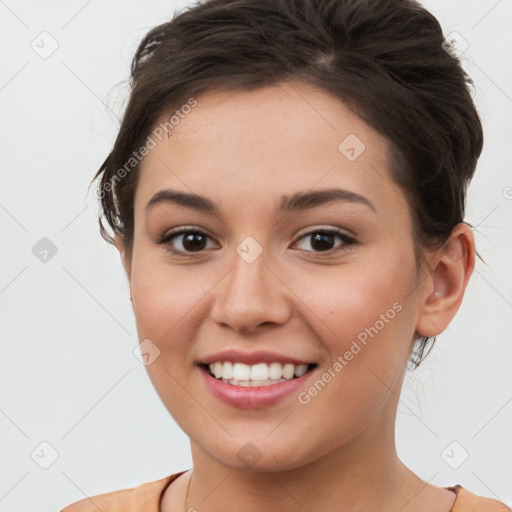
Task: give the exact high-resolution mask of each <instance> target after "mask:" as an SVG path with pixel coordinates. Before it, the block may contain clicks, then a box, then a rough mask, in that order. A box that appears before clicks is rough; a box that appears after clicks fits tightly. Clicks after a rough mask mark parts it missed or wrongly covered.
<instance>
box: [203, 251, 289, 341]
mask: <svg viewBox="0 0 512 512" xmlns="http://www.w3.org/2000/svg"><path fill="white" fill-rule="evenodd" d="M232 261H233V263H232V267H231V270H230V271H229V272H228V273H227V276H226V277H225V279H223V280H222V282H221V283H219V286H218V287H216V289H217V291H216V294H215V300H214V304H213V306H212V312H211V315H212V318H213V320H214V321H215V322H217V323H218V324H220V325H223V326H229V327H231V328H232V329H234V330H235V331H237V332H244V333H251V332H253V331H255V330H257V329H258V328H260V329H261V328H264V327H265V326H267V327H270V326H271V325H274V327H275V326H276V325H281V324H284V323H286V321H287V320H288V319H289V317H290V314H291V304H292V300H291V299H292V297H293V293H292V292H291V291H290V288H288V287H287V286H286V284H285V282H284V280H283V279H282V277H280V276H279V275H278V274H279V271H278V270H277V269H273V268H272V264H271V263H270V262H269V261H268V258H267V257H266V255H265V251H263V252H262V253H261V254H260V255H259V256H258V257H257V258H256V259H255V260H254V261H252V262H250V259H244V257H242V256H240V255H239V254H238V253H237V252H235V254H234V255H233V259H232ZM269 263H270V265H269Z"/></svg>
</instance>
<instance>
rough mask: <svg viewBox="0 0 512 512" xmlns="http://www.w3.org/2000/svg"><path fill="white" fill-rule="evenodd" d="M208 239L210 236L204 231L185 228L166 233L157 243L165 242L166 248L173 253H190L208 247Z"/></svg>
mask: <svg viewBox="0 0 512 512" xmlns="http://www.w3.org/2000/svg"><path fill="white" fill-rule="evenodd" d="M208 239H210V237H209V236H208V235H207V234H206V233H203V232H202V231H198V230H193V229H190V228H184V229H179V230H176V231H171V232H169V233H166V234H165V235H164V236H163V237H161V238H160V239H159V240H158V242H157V243H158V244H165V246H166V249H167V250H169V251H171V252H172V253H176V254H189V253H198V252H201V251H203V250H204V249H206V248H207V242H208ZM176 246H178V247H177V248H176Z"/></svg>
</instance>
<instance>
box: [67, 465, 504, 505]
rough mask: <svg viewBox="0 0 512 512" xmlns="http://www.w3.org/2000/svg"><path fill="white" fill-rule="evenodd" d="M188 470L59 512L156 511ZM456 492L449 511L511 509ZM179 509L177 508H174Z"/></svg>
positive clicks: (452, 489)
mask: <svg viewBox="0 0 512 512" xmlns="http://www.w3.org/2000/svg"><path fill="white" fill-rule="evenodd" d="M187 471H189V470H186V471H181V472H180V473H174V474H172V475H169V476H166V477H165V478H162V479H160V480H156V481H155V482H148V483H145V484H141V485H138V486H137V487H133V488H132V489H122V490H120V491H113V492H108V493H105V494H98V495H96V496H92V497H90V498H85V499H83V500H80V501H77V502H76V503H73V504H71V505H69V506H68V507H66V508H64V509H62V510H61V511H60V512H98V511H101V512H160V502H161V501H162V496H163V494H164V491H165V489H167V487H169V485H170V484H171V483H172V482H173V481H174V480H176V478H178V477H179V476H181V475H183V473H186V472H187ZM445 489H447V490H449V491H452V492H454V493H455V494H456V496H457V497H456V498H455V502H454V503H453V506H452V508H451V510H450V512H511V511H512V509H511V508H510V507H507V505H505V504H504V503H501V502H500V501H497V500H494V499H491V498H485V497H483V496H477V495H476V494H473V493H471V492H469V491H467V490H466V489H464V488H463V487H462V486H460V485H455V486H454V487H445ZM176 512H181V511H176Z"/></svg>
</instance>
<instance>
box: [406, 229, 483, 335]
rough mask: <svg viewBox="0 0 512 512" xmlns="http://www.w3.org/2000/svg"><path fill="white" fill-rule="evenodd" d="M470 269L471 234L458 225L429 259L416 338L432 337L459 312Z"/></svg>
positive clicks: (473, 249) (472, 262)
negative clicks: (429, 265)
mask: <svg viewBox="0 0 512 512" xmlns="http://www.w3.org/2000/svg"><path fill="white" fill-rule="evenodd" d="M474 266H475V240H474V237H473V232H472V230H471V228H470V227H469V226H468V225H467V224H464V223H461V224H458V225H457V226H456V227H455V228H454V230H453V231H452V234H451V236H450V238H449V239H448V240H447V241H446V242H445V243H444V245H443V246H442V247H441V248H440V249H438V250H437V251H435V253H434V256H433V257H432V259H431V267H430V271H429V275H428V276H427V279H425V282H424V287H423V289H424V293H423V296H422V298H421V309H420V313H419V317H418V322H417V325H416V331H417V333H418V334H419V335H421V336H429V337H430V336H436V335H438V334H440V333H441V332H443V331H444V330H445V329H446V328H447V327H448V325H449V323H450V322H451V321H452V319H453V317H454V316H455V314H456V313H457V311H458V310H459V307H460V304H461V302H462V298H463V297H464V292H465V290H466V285H467V283H468V281H469V278H470V277H471V274H472V273H473V269H474Z"/></svg>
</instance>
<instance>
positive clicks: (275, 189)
mask: <svg viewBox="0 0 512 512" xmlns="http://www.w3.org/2000/svg"><path fill="white" fill-rule="evenodd" d="M196 99H197V102H198V103H197V106H195V107H194V108H193V109H192V110H191V112H190V113H188V114H187V115H186V116H183V118H182V119H180V121H179V124H177V125H176V126H174V129H173V130H172V133H171V136H170V137H169V138H168V137H167V136H164V137H163V138H162V141H161V142H159V143H158V144H157V146H156V147H155V148H154V149H152V150H151V151H150V152H149V154H148V155H147V156H146V157H145V159H144V161H143V164H142V169H141V176H140V180H139V184H138V187H137V191H136V196H135V214H134V215H135V231H134V244H133V253H132V255H131V257H129V256H128V255H127V254H128V253H127V251H125V247H124V245H123V240H122V238H121V237H120V236H119V235H117V236H116V237H115V243H116V246H117V248H118V249H119V251H120V254H121V257H122V261H123V265H124V268H125V270H126V273H127V277H128V281H129V286H130V295H131V300H132V305H133V310H134V313H135V317H136V324H137V330H138V335H139V339H140V340H144V339H147V338H149V339H150V340H151V342H152V343H154V344H155V345H156V346H157V347H158V348H159V350H160V357H158V358H156V359H155V360H154V361H153V362H152V363H151V364H150V365H149V366H147V370H148V373H149V376H150V378H151V380H152V382H153V385H154V386H155V389H156V390H157V392H158V394H159V396H160V397H161V399H162V401H163V403H164V405H165V407H166V408H167V409H168V411H169V412H170V414H171V415H172V416H173V418H174V419H175V421H176V422H177V423H178V424H179V426H180V427H181V428H182V429H183V431H184V432H185V433H186V434H187V435H188V436H189V438H190V442H191V450H192V458H193V467H194V469H193V479H192V482H191V486H190V491H189V500H188V502H187V510H188V507H195V508H196V509H197V510H198V511H200V512H209V511H213V510H215V511H219V510H241V509H243V510H244V511H246V512H253V511H258V512H261V511H265V510H283V511H290V512H295V511H304V510H307V511H317V510H318V511H319V510H322V511H334V510H339V509H340V503H343V509H344V510H350V511H352V512H354V511H359V510H361V511H363V510H365V511H368V510H377V509H378V510H379V511H380V512H386V511H390V512H391V511H393V512H396V511H397V510H400V511H401V512H412V511H413V510H414V511H415V512H417V511H427V510H428V511H439V512H441V511H444V512H447V511H448V510H449V509H450V508H451V506H452V504H453V501H454V499H455V495H454V494H453V493H452V492H450V491H448V490H445V489H441V488H439V487H435V486H432V485H429V484H427V483H426V482H425V481H423V480H421V479H420V478H419V477H417V476H416V475H415V474H414V473H412V472H411V471H410V470H409V469H408V468H406V467H405V466H404V465H403V463H402V462H401V461H400V459H399V458H398V456H397V453H396V449H395V417H396V409H397V404H398V397H399V395H400V390H401V386H402V382H403V377H404V374H405V370H406V364H407V361H408V358H409V356H410V354H411V351H412V348H413V342H414V340H415V338H416V337H417V336H419V335H425V336H434V335H437V334H439V333H441V332H442V331H443V330H444V329H445V328H446V327H447V326H448V324H449V323H450V321H451V319H452V318H453V316H454V315H455V313H456V312H457V310H458V308H459V306H460V303H461V301H462V298H463V294H464V291H465V288H466V284H467V281H468V279H469V277H470V275H471V273H472V270H473V266H474V255H475V248H474V240H473V235H472V232H471V230H470V228H469V227H468V226H466V225H465V224H460V225H459V226H457V227H456V228H455V229H454V231H453V234H452V237H451V238H450V240H449V241H448V242H447V243H446V244H445V246H444V247H443V248H441V249H439V250H437V251H435V252H429V253H426V256H427V260H428V266H427V267H426V268H425V269H424V271H423V272H420V273H419V272H418V269H417V267H416V264H415V259H414V246H413V238H412V235H411V229H412V228H411V215H410V211H409V208H408V206H407V202H406V198H405V197H406V196H405V194H404V192H403V191H402V190H401V189H400V188H399V187H398V186H397V185H396V183H394V182H393V181H392V180H391V178H390V173H389V162H388V149H389V148H388V142H387V141H386V139H385V138H383V137H382V136H381V135H380V134H378V133H377V132H376V131H374V130H373V129H372V128H371V127H370V126H369V125H367V124H365V123H364V122H363V121H362V120H360V119H359V118H358V117H357V116H356V115H354V114H353V113H351V112H350V111H349V110H348V109H347V108H346V107H345V106H344V105H343V104H342V103H341V102H340V101H338V100H337V99H335V98H333V97H332V96H331V95H329V94H328V93H326V92H324V91H323V90H321V89H318V88H315V87H313V86H311V85H308V84H305V83H302V82H300V81H295V82H283V83H280V84H278V85H277V86H272V87H263V88H259V89H255V90H253V91H246V90H239V91H227V92H226V91H224V92H215V91H209V92H207V93H203V94H201V95H199V96H198V97H197V98H196ZM168 117H169V112H166V113H165V115H162V117H161V119H160V121H161V122H165V121H166V120H167V119H168ZM350 134H355V135H356V136H357V137H358V139H360V140H361V141H362V142H363V143H364V145H365V149H364V151H363V152H362V153H361V154H360V156H359V157H358V158H357V159H355V160H354V161H350V160H349V159H347V158H346V156H345V155H344V154H343V153H342V152H340V150H339V149H338V146H339V144H340V143H341V142H342V141H343V140H344V139H345V138H346V137H347V136H348V135H350ZM331 187H338V188H343V189H347V190H350V191H353V192H356V193H358V194H360V195H362V196H364V197H365V198H367V199H368V200H369V201H371V203H372V204H373V205H374V208H375V211H374V210H372V209H371V208H369V207H367V206H365V205H363V204H357V203H353V202H347V201H337V202H332V203H329V204H324V205H320V206H317V207H315V208H313V209H310V210H306V211H302V212H297V213H276V212H275V211H274V208H275V206H276V205H277V204H278V202H279V200H280V197H281V195H282V194H293V193H295V192H299V191H311V190H320V189H324V188H331ZM165 188H172V189H178V190H180V191H184V192H194V193H196V194H200V195H203V196H206V197H208V198H209V199H210V200H211V201H213V202H214V203H216V204H217V205H218V206H219V208H220V211H221V215H222V216H221V217H219V216H216V215H208V214H205V213H200V212H197V211H194V210H192V209H189V208H185V207H183V206H178V205H174V204H170V203H159V204H157V205H155V206H154V207H153V208H150V209H149V210H147V211H145V206H146V204H147V202H148V201H149V200H150V198H151V197H152V196H153V195H154V194H155V193H157V192H158V191H160V190H162V189H165ZM179 226H190V227H191V229H192V230H196V231H197V230H199V231H201V232H203V233H205V235H206V236H207V238H206V239H205V241H204V245H203V247H204V248H202V249H200V251H201V252H194V251H193V249H192V250H191V249H190V248H191V247H192V248H193V247H194V246H193V245H191V244H189V245H187V244H186V242H184V240H185V237H184V236H183V234H182V235H177V236H176V237H175V238H174V239H173V240H172V241H169V242H167V245H168V246H171V247H173V248H174V249H175V250H177V251H181V252H182V254H183V255H181V256H180V255H178V254H172V253H171V252H169V251H167V250H166V249H165V246H164V245H159V244H157V243H156V242H157V241H158V237H161V236H162V235H164V234H165V233H166V232H169V231H170V230H171V229H173V228H177V227H179ZM320 228H322V229H324V230H325V229H336V228H338V229H340V230H341V231H342V232H344V233H346V234H347V235H349V236H352V237H353V238H354V239H355V240H356V243H354V244H352V245H348V244H346V243H345V242H344V241H343V240H342V239H339V238H338V237H337V236H334V237H333V238H331V239H330V240H331V241H330V242H328V243H330V244H331V245H330V246H329V247H330V248H331V249H330V250H328V251H322V250H321V249H318V247H319V246H318V245H315V242H314V240H313V236H312V233H313V235H314V234H315V233H316V232H318V230H319V229H320ZM307 234H309V236H306V235H307ZM249 236H251V237H253V238H254V239H255V240H256V241H257V242H258V243H259V245H260V246H261V248H262V253H261V254H260V256H259V257H258V258H257V259H256V260H255V261H254V262H252V263H250V264H249V263H247V262H246V261H245V260H244V259H243V258H242V257H240V256H239V254H238V253H237V252H236V248H237V247H238V246H239V244H240V243H241V242H242V241H243V240H244V239H245V238H246V237H249ZM340 246H341V247H343V246H344V249H345V250H343V251H340V252H338V253H335V250H336V249H337V248H339V247H340ZM187 251H188V252H187ZM396 303H398V304H399V305H400V306H401V310H400V311H399V312H397V313H396V315H394V318H393V319H391V320H389V321H388V322H386V323H385V326H384V327H383V328H381V329H380V330H379V331H378V334H377V335H374V337H373V338H368V343H367V345H366V346H364V345H362V349H361V350H360V351H359V352H358V353H357V355H354V357H353V359H351V360H350V361H349V362H348V364H346V365H345V366H344V367H343V369H342V370H341V371H339V372H337V373H336V376H335V377H334V378H333V379H332V380H331V381H330V382H329V383H328V384H327V385H326V386H325V387H324V388H323V389H322V390H321V391H320V392H319V393H318V395H317V396H315V397H313V398H311V400H310V402H309V403H307V404H302V403H300V402H299V401H298V399H297V395H296V394H292V395H290V396H288V397H287V398H285V399H284V400H281V401H280V402H279V403H278V404H275V405H272V406H269V407H266V408H257V409H245V410H241V409H237V408H234V407H232V406H229V405H226V404H224V403H222V402H220V401H219V400H217V398H215V397H214V396H213V395H212V394H211V393H210V392H209V390H208V389H207V387H206V386H205V384H204V382H203V379H202V378H201V377H202V376H201V375H200V374H199V371H200V370H199V369H198V368H197V366H195V365H194V362H195V361H197V360H198V359H200V358H203V357H205V356H207V355H209V354H212V353H214V352H217V351H219V350H222V349H229V348H235V349H239V350H244V351H252V350H259V349H266V350H272V351H276V352H278V353H280V354H290V355H293V356H295V357H298V358H301V359H304V360H307V361H311V362H316V363H317V364H318V365H319V367H318V368H317V369H316V370H315V375H316V377H311V378H310V380H309V381H308V383H307V384H306V385H305V389H306V390H307V388H309V387H310V386H311V385H312V384H313V383H314V382H315V381H316V379H317V378H319V377H320V376H321V375H322V374H323V373H324V372H326V371H327V369H328V368H329V367H331V366H332V365H333V363H334V361H336V359H337V357H338V356H343V354H344V353H345V352H346V351H347V350H349V348H350V346H351V344H352V342H353V341H354V340H356V339H357V336H358V334H360V333H361V332H363V331H364V330H365V328H369V327H370V326H374V325H376V321H377V320H379V319H380V318H382V317H381V315H382V314H385V313H386V311H388V310H389V309H390V308H391V309H392V307H393V304H396ZM301 391H304V389H302V390H301ZM247 442H251V443H252V444H253V445H254V446H255V447H256V448H257V450H258V452H259V455H260V459H259V460H258V462H257V463H256V464H255V465H254V466H252V467H248V466H247V465H245V464H244V462H243V460H241V459H240V458H239V457H238V456H237V454H238V453H239V451H240V450H241V449H242V447H244V445H246V443H247ZM189 477H190V474H189V473H186V474H184V475H183V476H182V477H180V478H179V479H178V480H176V482H175V483H174V484H173V485H172V486H170V487H169V488H168V491H167V492H166V494H165V496H164V501H163V504H162V510H163V511H165V512H166V511H170V510H176V511H177V510H185V508H184V507H185V492H186V484H188V478H189ZM370 490H371V491H370Z"/></svg>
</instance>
